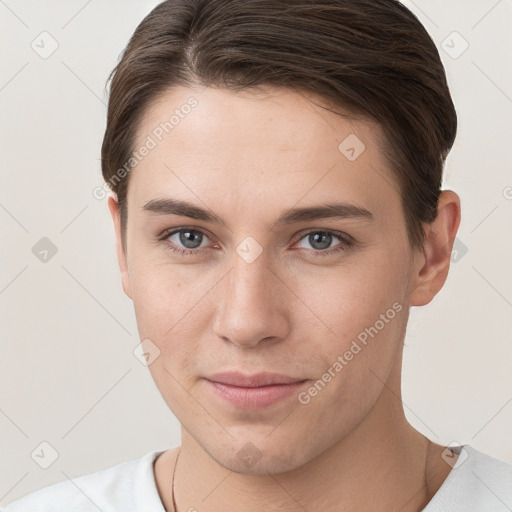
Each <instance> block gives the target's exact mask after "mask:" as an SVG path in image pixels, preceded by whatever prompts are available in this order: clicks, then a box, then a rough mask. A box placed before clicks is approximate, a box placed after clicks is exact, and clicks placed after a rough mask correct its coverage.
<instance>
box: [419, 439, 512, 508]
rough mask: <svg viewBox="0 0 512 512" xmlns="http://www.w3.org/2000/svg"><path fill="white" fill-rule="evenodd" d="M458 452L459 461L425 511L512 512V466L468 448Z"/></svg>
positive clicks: (461, 448)
mask: <svg viewBox="0 0 512 512" xmlns="http://www.w3.org/2000/svg"><path fill="white" fill-rule="evenodd" d="M458 452H459V457H458V459H457V462H456V463H455V465H454V466H453V469H452V470H451V472H450V474H449V475H448V477H447V478H446V480H445V481H444V483H443V485H442V486H441V487H440V489H439V490H438V492H437V493H436V494H435V496H434V497H433V499H432V500H431V501H430V503H429V504H428V505H427V507H426V508H425V509H424V512H445V511H446V512H448V511H449V512H459V511H460V512H462V511H467V510H472V511H474V512H491V511H492V512H500V511H504V512H505V511H510V510H511V509H512V465H510V464H507V463H506V462H503V461H501V460H499V459H496V458H494V457H491V456H489V455H486V454H485V453H482V452H479V451H478V450H475V449H474V448H472V447H471V446H469V445H464V446H462V447H459V449H458Z"/></svg>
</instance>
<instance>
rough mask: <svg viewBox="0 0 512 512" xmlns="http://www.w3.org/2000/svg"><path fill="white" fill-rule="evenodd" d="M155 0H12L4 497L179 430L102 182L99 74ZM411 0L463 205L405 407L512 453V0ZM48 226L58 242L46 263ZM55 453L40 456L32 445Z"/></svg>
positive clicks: (2, 81)
mask: <svg viewBox="0 0 512 512" xmlns="http://www.w3.org/2000/svg"><path fill="white" fill-rule="evenodd" d="M157 3H158V2H157V1H154V0H152V1H150V0H143V1H141V0H138V1H126V0H102V1H100V0H89V1H86V0H68V1H66V2H64V1H61V2H57V1H50V0H45V1H42V0H31V1H29V0H17V1H16V0H0V38H1V39H0V48H1V50H0V51H1V52H2V55H1V63H2V65H1V68H0V127H1V131H0V141H1V153H0V156H1V161H0V166H1V174H0V225H1V233H2V241H1V247H2V248H1V270H0V308H1V345H0V505H2V504H6V503H9V502H11V501H13V500H14V499H17V498H18V497H20V496H22V495H24V494H26V493H28V492H30V491H33V490H36V489H39V488H41V487H44V486H46V485H50V484H52V483H54V482H57V481H61V480H64V479H66V478H73V477H75V476H79V475H82V474H86V473H90V472H93V471H96V470H99V469H102V468H105V467H108V466H111V465H114V464H117V463H119V462H121V461H125V460H128V459H131V458H136V457H137V458H138V457H141V456H142V455H144V454H145V453H147V452H148V451H150V450H156V449H166V448H168V447H172V446H176V445H178V444H179V443H180V432H179V423H178V421H177V420H176V418H175V417H174V415H173V414H172V413H171V412H170V411H169V410H168V408H167V406H166V404H165V403H164V401H163V399H162V398H161V397H160V394H159V392H158V390H157V388H156V386H155V385H154V383H153V381H152V379H151V376H150V374H149V370H148V369H147V368H146V367H145V366H144V365H143V364H141V363H140V361H139V360H138V359H137V358H136V357H135V356H134V354H133V350H134V349H135V347H136V346H137V344H138V342H139V339H138V334H137V327H136V323H135V316H134V312H133V307H132V303H131V301H130V300H129V299H128V298H127V297H126V296H125V295H124V293H123V290H122V287H121V282H120V277H119V270H118V267H117V261H116V257H115V245H114V231H113V227H112V223H111V219H110V215H109V213H108V209H107V202H106V199H103V200H98V199H96V198H95V197H94V196H93V189H94V188H95V187H97V186H101V185H102V178H101V172H100V160H99V159H100V146H101V141H102V138H103V132H104V128H105V112H106V110H105V104H106V95H105V92H104V86H105V81H106V79H107V76H108V74H109V73H110V71H111V70H112V68H113V67H114V65H115V64H116V62H117V59H118V57H119V54H120V52H121V51H122V49H123V48H124V46H125V45H126V43H127V42H128V39H129V37H130V36H131V34H132V33H133V31H134V29H135V27H136V26H137V25H138V23H139V22H140V21H141V20H142V18H143V17H144V16H145V15H146V14H147V13H148V12H149V11H150V10H151V9H152V8H153V7H154V6H155V5H156V4H157ZM404 3H405V4H406V5H407V6H408V7H409V8H410V9H411V10H412V11H413V12H414V13H415V14H416V15H417V16H418V17H419V19H420V20H421V22H422V23H423V24H424V25H425V27H426V28H427V30H428V31H429V33H430V34H431V36H432V37H433V39H434V40H435V42H436V44H437V46H438V48H439V51H440V54H441V58H442V59H443V63H444V64H445V67H446V71H447V75H448V81H449V85H450V88H451V91H452V96H453V99H454V103H455V106H456V109H457V112H458V116H459V129H458V136H457V141H456V143H455V146H454V148H453V150H452V153H451V154H450V156H449V158H448V162H447V166H446V179H445V187H446V188H451V189H453V190H455V191H456V192H457V193H458V194H459V195H460V197H461V200H462V214H463V218H462V224H461V227H460V230H459V236H458V240H457V252H456V253H454V254H453V256H452V259H453V265H452V268H451V271H450V276H449V278H448V281H447V283H446V285H445V288H444V289H443V291H442V292H441V293H440V295H439V296H438V297H437V298H436V299H435V300H434V301H433V303H431V304H430V305H428V306H426V307H423V308H413V311H412V313H411V320H410V324H409V330H408V336H407V339H406V348H405V356H404V373H403V388H404V390H403V399H404V403H405V410H406V414H407V417H408V419H409V421H410V422H411V423H412V424H413V425H414V426H415V427H416V428H417V429H418V430H420V431H421V432H423V433H424V434H425V435H427V436H428V437H429V438H430V439H432V440H433V441H435V442H437V443H444V444H448V443H450V442H453V441H455V442H458V443H468V444H471V445H472V446H473V447H475V448H476V449H478V450H481V451H483V452H486V453H488V454H490V455H492V456H494V457H497V458H500V459H502V460H505V461H508V462H510V463H512V435H511V434H512V372H511V371H510V367H511V364H510V363H511V360H512V342H511V332H512V272H511V271H510V262H511V261H512V236H511V234H512V232H511V221H512V172H511V162H512V153H511V151H510V148H511V145H512V144H511V141H512V115H511V114H512V76H511V66H510V62H511V57H512V56H511V53H512V52H511V43H512V35H511V32H512V31H511V22H512V0H500V1H496V0H471V1H468V0H465V1H464V2H462V1H455V0H450V1H447V0H435V1H433V0H428V1H427V0H414V2H413V1H412V0H408V1H406V2H404ZM42 32H48V34H50V36H48V35H42V36H41V35H40V34H41V33H42ZM454 32H456V33H454ZM42 39H43V40H44V43H41V40H42ZM52 40H54V41H56V43H52ZM43 44H44V48H43ZM52 44H54V45H55V44H58V48H57V49H56V50H55V51H54V53H53V54H51V55H50V56H47V55H44V56H45V57H47V58H43V57H42V56H41V53H42V52H43V53H44V51H46V52H48V51H50V50H51V49H52V46H51V45H52ZM466 46H468V47H467V48H466ZM33 47H34V48H35V49H33ZM390 92H392V91H390ZM397 101H399V98H397ZM43 237H47V238H48V239H49V240H51V242H52V244H54V246H55V247H56V250H57V252H56V254H54V255H52V253H51V252H50V253H49V255H48V257H47V261H46V262H43V261H41V260H40V259H39V258H38V257H36V254H37V250H36V249H37V248H38V247H39V246H38V245H36V244H38V243H44V242H40V240H41V239H42V238H43ZM34 246H35V247H36V249H33V248H34ZM34 252H35V253H36V254H34ZM41 443H49V445H50V446H51V447H52V448H50V447H49V446H48V445H47V444H43V445H41ZM41 450H42V451H41ZM52 450H55V451H56V452H57V454H58V457H57V458H56V460H55V461H54V462H53V464H51V465H50V466H49V467H48V468H47V469H43V468H42V467H40V464H41V463H43V464H44V463H45V461H42V460H41V459H42V458H41V457H40V458H39V459H38V457H37V456H36V455H35V454H37V453H45V457H46V463H48V462H51V456H52V453H53V452H52ZM35 461H38V462H39V464H38V463H36V462H35Z"/></svg>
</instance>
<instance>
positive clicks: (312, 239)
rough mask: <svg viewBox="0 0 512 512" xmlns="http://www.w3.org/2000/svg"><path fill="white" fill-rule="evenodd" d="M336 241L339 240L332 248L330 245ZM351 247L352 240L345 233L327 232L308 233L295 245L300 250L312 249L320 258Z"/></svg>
mask: <svg viewBox="0 0 512 512" xmlns="http://www.w3.org/2000/svg"><path fill="white" fill-rule="evenodd" d="M336 239H338V240H339V243H337V244H335V245H334V246H333V245H332V244H333V242H335V241H336ZM304 242H306V245H308V244H309V247H307V246H304V245H302V244H303V243H304ZM352 245H353V241H352V239H351V238H350V237H349V236H348V235H346V234H345V233H340V232H338V231H328V230H316V231H310V232H309V233H306V234H305V235H303V236H302V238H301V239H300V240H299V242H298V244H297V246H298V248H300V249H312V250H313V251H314V252H315V253H318V254H319V255H322V256H323V255H326V254H332V253H334V252H337V251H344V250H347V249H349V248H350V247H351V246H352Z"/></svg>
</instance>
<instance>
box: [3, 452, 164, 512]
mask: <svg viewBox="0 0 512 512" xmlns="http://www.w3.org/2000/svg"><path fill="white" fill-rule="evenodd" d="M160 453H162V451H152V452H149V453H147V454H146V455H144V456H143V457H142V458H139V459H131V460H128V461H125V462H121V463H120V464H117V465H115V466H111V467H108V468H106V469H102V470H100V471H96V472H94V473H90V474H87V475H82V476H79V477H76V478H71V479H67V480H64V481H62V482H58V483H56V484H53V485H50V486H48V487H44V488H42V489H39V490H37V491H34V492H32V493H30V494H27V495H26V496H23V497H22V498H20V499H18V500H16V501H14V502H12V503H10V504H9V505H7V506H6V507H5V508H0V511H1V512H50V511H51V512H60V511H62V512H64V511H66V512H89V511H91V512H93V511H94V512H98V510H102V511H103V512H107V511H114V510H124V511H130V510H134V511H135V510H138V508H139V506H140V505H143V506H144V507H145V508H144V510H147V511H148V512H162V511H163V508H162V504H161V501H160V499H159V496H158V492H157V489H156V486H155V480H154V473H153V462H154V460H155V458H156V457H158V455H159V454H160Z"/></svg>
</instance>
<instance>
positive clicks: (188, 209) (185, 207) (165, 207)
mask: <svg viewBox="0 0 512 512" xmlns="http://www.w3.org/2000/svg"><path fill="white" fill-rule="evenodd" d="M143 210H144V211H146V212H150V213H156V214H158V215H179V216H181V217H190V218H191V219H196V220H201V221H204V222H210V223H212V224H224V225H226V222H225V221H224V219H223V218H222V217H220V216H218V215H216V214H215V213H213V212H212V211H210V210H207V209H205V208H202V207H199V206H196V205H194V204H192V203H189V202H188V201H183V200H180V199H173V198H163V199H151V200H150V201H148V202H147V203H145V204H144V206H143ZM327 218H337V219H347V218H350V219H363V220H364V219H365V220H369V221H373V220H374V216H373V214H372V213H371V212H370V211H369V210H367V209H366V208H363V207H361V206H356V205H354V204H349V203H339V202H334V203H333V202H331V203H322V204H319V205H316V206H305V207H300V208H290V209H289V210H286V211H285V212H283V213H282V214H281V215H280V216H279V218H278V219H277V221H276V222H275V223H274V225H288V224H294V223H299V222H305V221H311V220H317V219H327Z"/></svg>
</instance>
